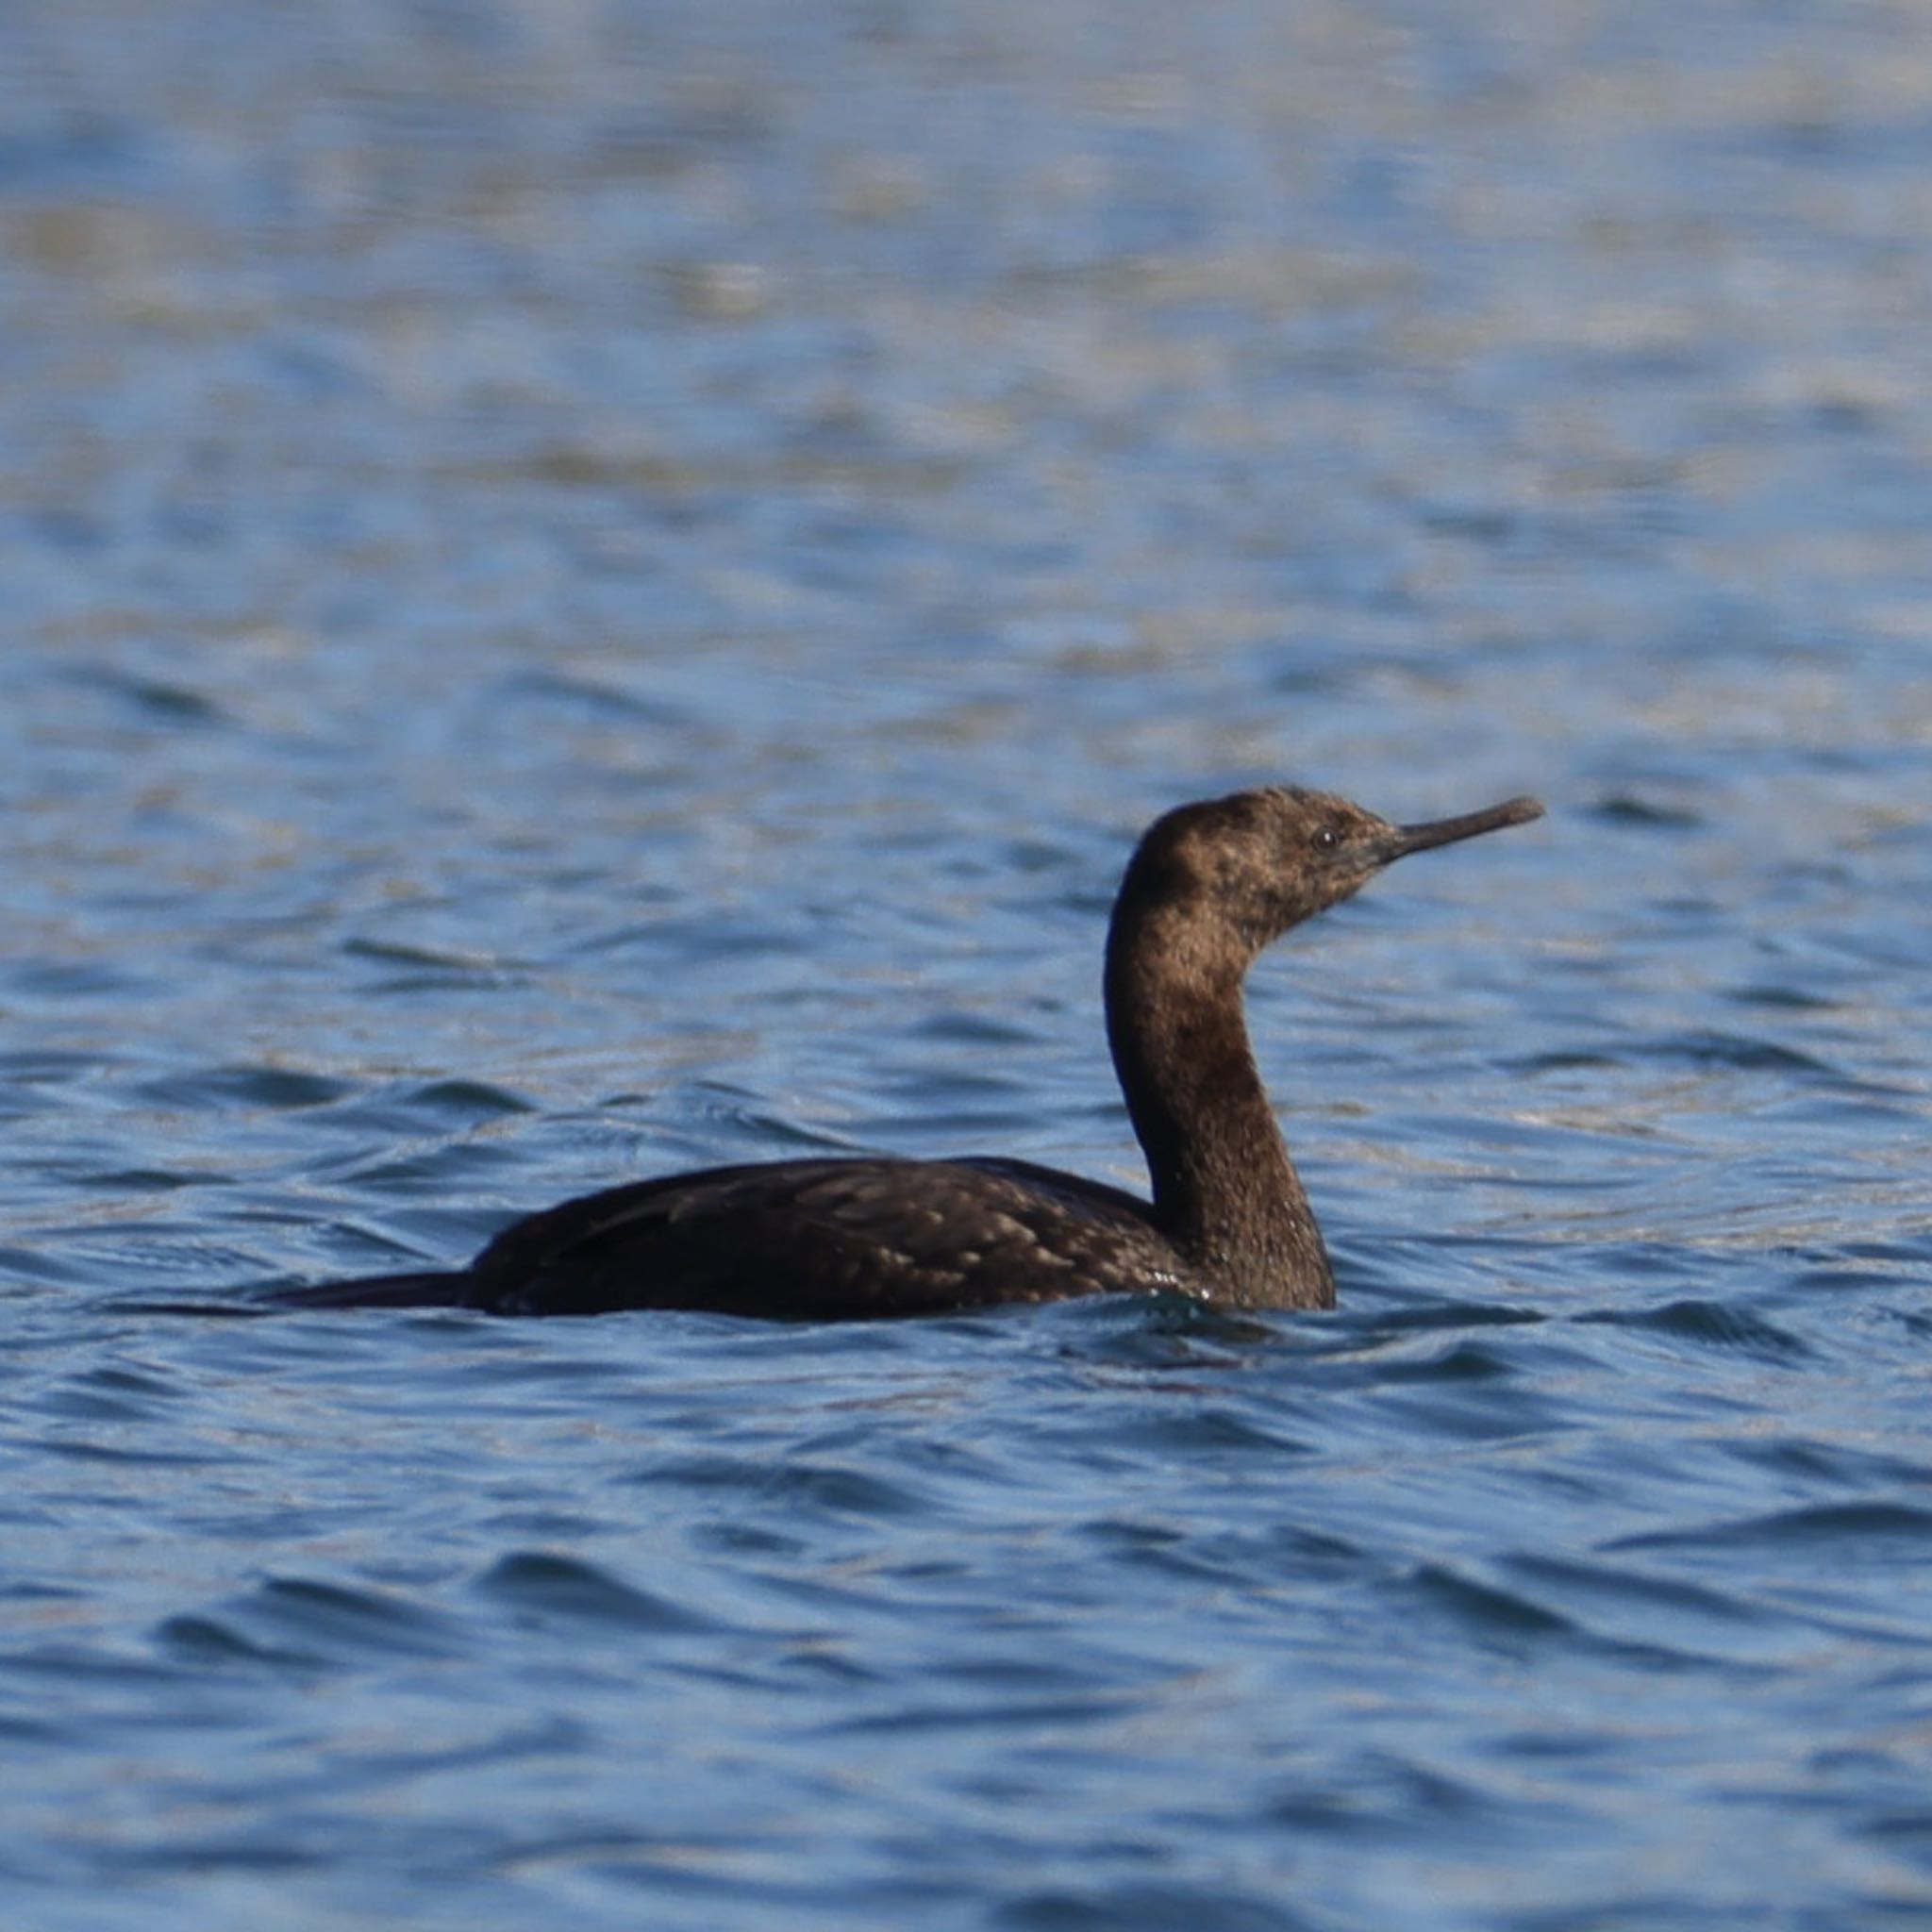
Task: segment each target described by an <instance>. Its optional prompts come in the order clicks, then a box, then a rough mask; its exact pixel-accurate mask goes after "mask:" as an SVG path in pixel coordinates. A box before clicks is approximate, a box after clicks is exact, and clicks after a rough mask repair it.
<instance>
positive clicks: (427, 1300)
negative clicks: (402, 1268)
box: [261, 1269, 475, 1308]
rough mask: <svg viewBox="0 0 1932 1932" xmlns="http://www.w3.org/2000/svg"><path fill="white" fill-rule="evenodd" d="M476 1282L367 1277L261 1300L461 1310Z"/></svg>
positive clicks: (424, 1276)
mask: <svg viewBox="0 0 1932 1932" xmlns="http://www.w3.org/2000/svg"><path fill="white" fill-rule="evenodd" d="M474 1287H475V1283H474V1282H473V1281H472V1280H471V1278H470V1276H469V1274H467V1273H465V1272H463V1271H460V1270H458V1271H450V1270H438V1269H429V1270H425V1272H423V1273H421V1274H370V1275H365V1276H364V1277H363V1278H362V1279H361V1280H359V1281H321V1282H316V1283H313V1284H312V1285H310V1286H308V1287H306V1288H272V1289H270V1290H268V1291H266V1292H265V1293H264V1294H263V1295H262V1297H261V1299H262V1300H263V1301H265V1302H270V1303H273V1304H274V1305H275V1307H284V1308H462V1307H469V1305H470V1296H471V1291H472V1290H473V1288H474Z"/></svg>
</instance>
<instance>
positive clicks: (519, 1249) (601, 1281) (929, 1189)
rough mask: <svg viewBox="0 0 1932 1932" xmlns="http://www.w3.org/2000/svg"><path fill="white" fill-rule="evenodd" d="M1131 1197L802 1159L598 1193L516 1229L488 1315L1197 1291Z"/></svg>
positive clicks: (1056, 1183) (497, 1268)
mask: <svg viewBox="0 0 1932 1932" xmlns="http://www.w3.org/2000/svg"><path fill="white" fill-rule="evenodd" d="M1186 1275H1187V1271H1186V1269H1185V1268H1184V1266H1183V1265H1182V1263H1181V1262H1180V1260H1179V1258H1178V1257H1176V1256H1175V1255H1174V1251H1173V1249H1172V1248H1171V1247H1169V1246H1168V1244H1167V1242H1166V1241H1164V1240H1163V1239H1162V1238H1161V1236H1160V1235H1159V1234H1158V1233H1157V1232H1156V1230H1155V1229H1154V1227H1153V1226H1152V1224H1151V1223H1150V1222H1149V1220H1148V1210H1147V1208H1146V1206H1145V1204H1144V1203H1141V1202H1137V1201H1136V1200H1135V1199H1134V1197H1133V1196H1132V1195H1130V1194H1127V1193H1124V1192H1123V1191H1120V1190H1119V1189H1115V1188H1108V1187H1104V1186H1102V1185H1100V1184H1098V1183H1095V1182H1089V1181H1083V1180H1080V1179H1079V1178H1078V1177H1077V1176H1075V1175H1073V1174H1058V1173H1055V1172H1054V1171H1053V1170H1052V1169H1049V1168H1040V1167H1034V1166H1032V1165H1030V1164H1029V1163H1027V1162H1024V1161H1008V1160H996V1159H987V1160H972V1161H915V1160H866V1159H858V1160H850V1159H846V1160H793V1161H780V1162H776V1163H771V1164H763V1165H758V1166H750V1167H724V1168H712V1169H708V1170H706V1171H703V1172H700V1173H697V1174H675V1175H670V1176H667V1177H665V1178H663V1179H660V1180H652V1181H642V1182H639V1183H637V1184H636V1185H634V1186H630V1187H624V1188H613V1189H609V1190H607V1191H604V1192H602V1193H597V1194H589V1195H585V1196H583V1197H582V1198H581V1199H578V1200H575V1201H567V1202H565V1203H564V1204H563V1205H562V1206H561V1207H558V1208H552V1209H550V1210H549V1211H548V1212H546V1213H543V1214H538V1215H534V1216H532V1217H531V1218H530V1219H529V1220H527V1221H523V1222H519V1223H517V1224H515V1225H513V1226H511V1227H509V1228H507V1229H506V1230H505V1231H504V1232H503V1233H502V1234H501V1235H499V1236H498V1237H497V1238H496V1240H495V1241H492V1242H491V1244H490V1246H489V1247H488V1248H486V1249H485V1250H484V1252H483V1254H482V1255H481V1256H480V1257H478V1258H477V1261H476V1264H475V1271H474V1299H475V1303H476V1305H477V1306H479V1307H487V1308H493V1309H495V1310H497V1311H498V1312H500V1313H503V1314H594V1313H600V1312H602V1311H604V1310H607V1309H611V1308H641V1307H684V1308H708V1309H712V1310H715V1311H717V1312H720V1313H727V1314H741V1315H760V1316H765V1317H768V1318H771V1317H777V1318H789V1319H791V1320H803V1321H814V1320H818V1321H823V1320H852V1319H862V1318H865V1317H868V1316H883V1315H917V1314H930V1313H938V1312H941V1311H942V1310H945V1309H949V1308H969V1307H981V1306H984V1305H986V1304H988V1303H992V1302H1008V1301H1056V1300H1060V1299H1063V1298H1065V1297H1067V1296H1071V1295H1080V1294H1091V1293H1095V1292H1098V1291H1106V1290H1108V1289H1118V1288H1132V1287H1141V1288H1145V1287H1148V1286H1153V1285H1158V1283H1159V1282H1160V1281H1161V1280H1163V1279H1165V1280H1168V1281H1170V1282H1171V1283H1172V1285H1174V1287H1176V1288H1182V1289H1185V1288H1186V1286H1187V1280H1186Z"/></svg>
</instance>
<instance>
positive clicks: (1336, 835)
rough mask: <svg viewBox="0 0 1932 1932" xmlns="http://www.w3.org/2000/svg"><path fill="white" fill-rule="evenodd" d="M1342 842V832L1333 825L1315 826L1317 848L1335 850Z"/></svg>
mask: <svg viewBox="0 0 1932 1932" xmlns="http://www.w3.org/2000/svg"><path fill="white" fill-rule="evenodd" d="M1340 844H1341V833H1340V832H1338V831H1337V830H1336V829H1335V827H1334V826H1333V825H1318V826H1317V827H1316V828H1315V850H1316V851H1317V852H1333V851H1334V850H1335V848H1336V847H1337V846H1338V845H1340Z"/></svg>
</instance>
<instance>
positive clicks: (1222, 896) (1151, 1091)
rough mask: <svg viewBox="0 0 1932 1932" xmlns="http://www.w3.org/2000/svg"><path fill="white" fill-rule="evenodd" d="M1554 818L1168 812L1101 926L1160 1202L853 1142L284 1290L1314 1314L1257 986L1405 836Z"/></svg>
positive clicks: (738, 1310) (1263, 807)
mask: <svg viewBox="0 0 1932 1932" xmlns="http://www.w3.org/2000/svg"><path fill="white" fill-rule="evenodd" d="M1541 816H1542V807H1541V805H1539V804H1538V803H1537V801H1536V800H1535V799H1533V798H1512V799H1509V800H1507V802H1505V803H1504V804H1502V805H1495V806H1491V807H1490V808H1488V809H1487V810H1484V811H1475V812H1470V813H1468V814H1466V815H1465V816H1463V817H1460V818H1450V819H1439V820H1436V821H1434V822H1432V823H1430V824H1414V825H1397V824H1390V823H1389V822H1388V821H1387V820H1386V819H1380V818H1377V817H1376V816H1375V815H1374V813H1373V812H1369V811H1364V810H1363V809H1362V808H1361V807H1359V806H1357V805H1352V804H1350V803H1349V802H1348V800H1346V799H1344V798H1338V797H1335V796H1333V795H1331V794H1329V793H1326V792H1321V791H1307V790H1304V789H1302V788H1300V787H1298V786H1287V785H1284V786H1271V787H1267V788H1265V789H1261V790H1257V791H1237V792H1235V793H1233V794H1231V795H1230V796H1228V797H1225V798H1215V799H1208V800H1204V801H1201V802H1199V803H1197V804H1192V805H1183V806H1179V807H1177V808H1175V809H1174V810H1173V811H1170V812H1168V813H1167V814H1166V815H1165V816H1164V817H1162V818H1160V819H1158V820H1156V821H1155V823H1154V824H1153V825H1152V826H1151V827H1150V828H1149V829H1148V831H1147V832H1146V834H1145V835H1144V836H1143V837H1142V839H1141V842H1140V844H1139V846H1138V847H1137V848H1136V850H1135V852H1134V855H1133V857H1132V858H1131V859H1130V860H1129V861H1128V863H1127V868H1126V873H1125V874H1124V877H1123V879H1122V881H1121V888H1120V893H1119V896H1118V898H1117V899H1116V901H1115V903H1114V908H1113V918H1112V922H1111V924H1110V925H1109V928H1108V942H1107V971H1106V982H1105V989H1106V1002H1107V1029H1108V1044H1109V1046H1110V1048H1111V1050H1112V1054H1113V1063H1114V1070H1115V1072H1116V1074H1118V1075H1119V1078H1120V1084H1121V1091H1122V1093H1123V1095H1124V1098H1125V1101H1126V1107H1127V1115H1128V1118H1129V1120H1130V1121H1131V1122H1132V1124H1133V1127H1134V1132H1135V1134H1136V1135H1137V1137H1138V1138H1139V1140H1140V1142H1141V1149H1142V1151H1143V1152H1144V1154H1145V1155H1146V1158H1147V1170H1148V1174H1149V1176H1150V1178H1151V1180H1152V1183H1153V1198H1152V1200H1151V1201H1143V1200H1141V1199H1139V1198H1138V1197H1137V1196H1135V1195H1133V1194H1130V1193H1128V1192H1126V1191H1124V1190H1122V1189H1119V1188H1113V1187H1108V1186H1107V1185H1106V1184H1104V1183H1103V1182H1099V1181H1091V1180H1087V1179H1085V1178H1083V1177H1082V1176H1080V1175H1078V1174H1063V1173H1060V1172H1059V1171H1058V1170H1057V1169H1054V1168H1049V1167H1041V1166H1037V1165H1035V1164H1034V1163H1033V1162H1031V1161H1027V1160H1011V1159H1006V1158H997V1157H989V1156H970V1157H966V1158H959V1159H952V1160H909V1159H892V1158H873V1157H869V1156H859V1157H856V1158H824V1159H817V1158H814V1159H804V1160H780V1161H772V1162H762V1163H756V1164H752V1165H746V1166H736V1167H714V1168H707V1169H703V1170H700V1171H698V1172H695V1173H689V1174H668V1175H664V1176H661V1177H659V1178H658V1179H654V1180H643V1181H638V1182H636V1183H634V1184H632V1185H630V1186H627V1187H617V1188H610V1189H607V1190H605V1191H602V1192H599V1193H593V1194H586V1195H583V1196H582V1197H580V1198H578V1199H576V1200H571V1201H566V1202H564V1203H563V1204H562V1205H561V1206H560V1207H557V1208H550V1209H549V1210H547V1211H546V1212H543V1213H540V1214H534V1215H531V1216H530V1217H529V1218H527V1219H526V1220H523V1221H518V1222H515V1223H513V1224H511V1225H509V1226H508V1227H507V1228H505V1229H504V1230H503V1232H502V1233H501V1234H499V1235H497V1236H496V1238H495V1239H494V1240H493V1241H491V1242H490V1244H489V1245H488V1246H487V1247H486V1248H484V1250H483V1252H482V1253H481V1254H480V1255H478V1256H477V1257H476V1258H475V1261H473V1262H472V1263H471V1264H470V1265H469V1266H468V1267H467V1268H461V1269H456V1270H449V1271H436V1272H429V1273H418V1274H391V1275H381V1276H377V1277H375V1278H373V1279H367V1280H361V1281H349V1282H339V1283H329V1284H324V1285H322V1286H319V1287H308V1288H296V1289H291V1290H286V1291H283V1292H282V1294H281V1295H280V1296H278V1297H277V1299H280V1300H283V1301H285V1302H295V1303H298V1304H300V1305H302V1306H306V1307H471V1308H478V1309H484V1310H487V1311H489V1312H491V1313H492V1314H498V1315H591V1314H600V1313H605V1312H608V1311H610V1310H613V1309H619V1308H702V1309H710V1310H713V1311H715V1312H719V1313H724V1314H735V1315H752V1316H762V1317H766V1318H771V1319H781V1320H794V1321H843V1320H858V1319H868V1318H874V1317H881V1316H905V1315H932V1314H941V1313H945V1312H948V1311H957V1310H960V1309H966V1308H978V1307H991V1306H993V1305H997V1304H1001V1303H1010V1302H1049V1301H1061V1300H1066V1299H1069V1298H1071V1297H1073V1296H1076V1295H1090V1294H1104V1293H1121V1292H1143V1293H1144V1292H1160V1291H1166V1292H1170V1293H1174V1294H1180V1295H1187V1296H1191V1297H1193V1298H1195V1299H1197V1300H1200V1301H1204V1302H1211V1303H1216V1304H1220V1305H1223V1306H1225V1307H1233V1308H1324V1307H1332V1306H1333V1305H1334V1301H1335V1277H1334V1274H1333V1272H1332V1270H1331V1269H1330V1266H1329V1262H1328V1255H1327V1251H1326V1249H1325V1247H1324V1244H1323V1241H1322V1232H1321V1229H1320V1227H1319V1226H1318V1225H1317V1224H1316V1221H1315V1215H1314V1210H1313V1209H1312V1208H1310V1206H1309V1205H1308V1197H1307V1193H1306V1191H1304V1189H1303V1187H1302V1183H1301V1177H1300V1176H1299V1175H1298V1174H1296V1173H1295V1169H1294V1163H1293V1161H1292V1160H1291V1158H1289V1152H1288V1147H1287V1145H1286V1143H1285V1142H1284V1141H1283V1140H1282V1138H1281V1130H1280V1128H1279V1126H1278V1125H1277V1124H1276V1123H1275V1119H1274V1110H1273V1109H1272V1108H1271V1107H1270V1106H1269V1103H1268V1096H1267V1094H1266V1092H1265V1091H1263V1089H1262V1085H1261V1078H1260V1074H1258V1073H1257V1070H1256V1066H1255V1057H1254V1053H1253V1051H1252V1049H1251V1048H1250V1046H1249V1043H1248V1029H1247V1021H1246V1014H1245V1009H1244V1003H1243V998H1242V991H1241V987H1242V981H1243V979H1244V978H1245V976H1246V974H1247V971H1248V968H1249V967H1250V966H1251V965H1252V964H1253V963H1254V961H1255V960H1256V959H1257V958H1258V957H1259V955H1260V954H1261V952H1262V951H1263V950H1264V949H1265V948H1266V947H1267V946H1268V945H1270V944H1271V943H1272V942H1273V941H1275V940H1277V939H1279V938H1280V937H1281V935H1282V934H1284V933H1285V932H1287V931H1288V930H1289V929H1290V928H1291V927H1292V926H1295V925H1299V924H1301V923H1302V922H1303V921H1304V920H1306V919H1310V918H1312V917H1313V916H1314V915H1315V914H1316V913H1318V912H1322V911H1324V910H1325V909H1326V908H1328V907H1330V906H1334V905H1337V904H1339V903H1340V902H1341V901H1342V900H1344V899H1346V898H1349V897H1350V896H1351V895H1352V894H1354V893H1355V892H1357V891H1359V890H1360V889H1361V888H1362V887H1363V886H1364V885H1366V884H1367V883H1368V881H1369V880H1370V879H1371V878H1373V877H1374V875H1375V874H1377V873H1378V872H1380V871H1382V869H1383V868H1384V867H1385V866H1388V865H1390V864H1391V863H1393V861H1394V860H1396V859H1398V858H1406V857H1407V855H1409V854H1410V853H1415V852H1424V851H1427V850H1428V849H1430V848H1431V847H1433V846H1438V845H1449V844H1454V843H1456V842H1457V841H1459V840H1463V839H1471V838H1474V837H1475V836H1476V835H1477V834H1479V833H1483V832H1492V831H1496V830H1499V829H1501V828H1502V827H1504V826H1506V825H1520V824H1525V823H1526V822H1528V821H1529V820H1531V819H1536V818H1541Z"/></svg>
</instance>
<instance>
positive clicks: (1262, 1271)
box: [1107, 901, 1335, 1308]
mask: <svg viewBox="0 0 1932 1932" xmlns="http://www.w3.org/2000/svg"><path fill="white" fill-rule="evenodd" d="M1248 958H1249V954H1248V952H1247V951H1246V950H1245V949H1241V948H1238V947H1236V946H1235V945H1233V944H1232V943H1231V942H1230V943H1229V944H1228V945H1227V946H1226V947H1225V948H1219V947H1217V946H1216V945H1215V944H1214V943H1213V942H1212V941H1211V939H1210V938H1209V937H1208V936H1206V935H1204V934H1203V933H1202V932H1201V931H1200V930H1199V929H1198V928H1197V927H1195V926H1193V925H1191V924H1189V923H1187V922H1185V921H1183V920H1182V919H1181V918H1180V917H1179V915H1177V914H1175V913H1174V912H1173V911H1172V910H1171V909H1168V908H1155V909H1153V910H1151V911H1149V910H1146V909H1143V908H1136V907H1134V906H1132V905H1130V904H1128V903H1126V902H1125V901H1124V902H1123V904H1122V906H1120V907H1119V908H1116V910H1115V914H1114V922H1113V926H1112V928H1111V930H1110V932H1109V934H1108V952H1107V1022H1108V1044H1109V1045H1110V1046H1111V1047H1112V1049H1113V1060H1114V1067H1115V1070H1116V1072H1117V1073H1118V1074H1119V1075H1120V1082H1121V1090H1122V1091H1123V1093H1124V1095H1125V1097H1126V1103H1127V1113H1128V1116H1129V1118H1130V1119H1131V1120H1132V1121H1133V1124H1134V1132H1135V1133H1136V1135H1137V1136H1138V1137H1139V1138H1140V1141H1141V1148H1142V1149H1143V1151H1144V1152H1145V1154H1146V1156H1147V1168H1148V1173H1149V1175H1150V1177H1151V1179H1152V1181H1153V1186H1154V1218H1155V1222H1156V1224H1157V1225H1158V1227H1159V1228H1160V1230H1161V1232H1162V1233H1163V1234H1165V1235H1166V1236H1167V1237H1168V1239H1169V1240H1170V1241H1173V1242H1174V1246H1175V1247H1176V1248H1177V1249H1178V1250H1179V1251H1180V1253H1181V1254H1182V1256H1183V1257H1185V1258H1186V1259H1187V1260H1188V1261H1189V1262H1190V1263H1191V1265H1192V1266H1193V1267H1194V1268H1196V1269H1197V1270H1198V1271H1199V1272H1200V1273H1201V1274H1204V1275H1206V1276H1208V1278H1209V1280H1210V1281H1211V1282H1212V1283H1213V1285H1214V1288H1215V1291H1216V1293H1217V1295H1218V1296H1219V1297H1221V1298H1224V1299H1225V1300H1227V1301H1230V1302H1235V1303H1238V1304H1241V1305H1244V1306H1246V1307H1294V1308H1307V1307H1329V1306H1331V1305H1332V1304H1333V1302H1334V1299H1335V1286H1334V1278H1333V1276H1332V1274H1330V1272H1329V1266H1328V1257H1327V1253H1326V1251H1325V1249H1324V1246H1323V1243H1322V1233H1321V1229H1320V1228H1319V1226H1318V1225H1317V1224H1316V1222H1315V1216H1314V1210H1313V1209H1312V1208H1310V1207H1309V1205H1308V1197H1307V1192H1306V1191H1304V1190H1303V1187H1302V1183H1301V1176H1300V1175H1299V1174H1296V1173H1295V1170H1294V1163H1293V1161H1292V1160H1291V1159H1290V1158H1289V1153H1288V1148H1287V1145H1286V1144H1285V1143H1284V1141H1282V1138H1281V1130H1280V1128H1279V1127H1278V1126H1277V1125H1276V1124H1275V1120H1274V1109H1273V1108H1271V1107H1270V1106H1269V1104H1268V1096H1267V1093H1266V1092H1265V1091H1263V1089H1262V1086H1261V1076H1260V1074H1258V1072H1257V1070H1256V1067H1255V1056H1254V1052H1253V1049H1252V1048H1251V1047H1250V1045H1249V1043H1248V1028H1247V1017H1246V1010H1245V1003H1244V1001H1243V998H1242V994H1241V977H1242V974H1243V972H1244V971H1245V968H1246V966H1247V964H1248Z"/></svg>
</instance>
